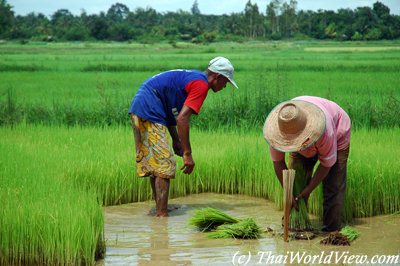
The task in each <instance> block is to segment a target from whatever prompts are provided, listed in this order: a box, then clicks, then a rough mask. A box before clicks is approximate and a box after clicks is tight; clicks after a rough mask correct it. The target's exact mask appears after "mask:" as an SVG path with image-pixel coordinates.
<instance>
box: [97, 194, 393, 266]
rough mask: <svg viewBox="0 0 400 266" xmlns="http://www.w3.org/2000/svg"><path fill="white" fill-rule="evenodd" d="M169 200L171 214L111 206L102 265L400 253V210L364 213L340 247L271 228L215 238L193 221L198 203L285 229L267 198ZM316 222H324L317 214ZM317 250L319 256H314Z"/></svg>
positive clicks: (148, 207)
mask: <svg viewBox="0 0 400 266" xmlns="http://www.w3.org/2000/svg"><path fill="white" fill-rule="evenodd" d="M169 203H170V204H171V205H172V206H175V207H178V209H175V210H173V211H171V212H170V217H168V218H156V217H154V214H153V212H154V202H153V201H151V202H142V203H134V204H126V205H121V206H112V207H107V208H105V238H106V246H107V250H106V257H105V259H104V260H102V261H99V262H98V263H97V265H232V264H236V265H237V264H239V263H240V262H243V263H244V262H248V263H247V265H268V264H274V265H289V264H290V261H289V260H290V259H292V258H293V257H291V256H294V255H295V254H296V252H297V251H300V252H299V253H297V254H298V255H304V256H303V260H300V261H299V259H298V257H297V258H294V259H295V260H294V261H293V262H294V263H295V264H298V263H301V264H310V263H312V264H317V263H318V262H319V263H322V262H330V263H331V264H333V263H334V262H335V259H340V260H339V261H338V262H339V263H341V264H343V263H345V264H347V263H346V261H344V259H350V258H349V257H350V256H351V255H355V256H358V258H359V259H361V258H362V259H372V257H373V256H374V255H397V256H398V255H399V254H400V230H399V226H400V217H399V216H381V217H373V218H367V219H358V220H356V224H355V226H354V227H355V228H356V229H357V230H358V231H359V232H360V234H361V235H360V237H359V238H358V239H356V240H355V241H354V242H353V243H352V245H351V246H350V247H336V246H323V245H321V244H319V241H320V240H321V239H322V238H321V237H317V238H315V239H312V240H292V241H290V242H289V243H285V242H283V240H282V238H281V237H280V236H276V235H275V236H274V235H272V234H271V233H263V234H262V238H261V239H258V240H236V239H209V238H207V237H206V234H205V233H202V232H199V231H197V230H196V229H194V228H191V227H190V226H188V225H187V223H188V220H189V219H190V218H191V217H192V215H193V213H194V211H195V210H196V209H199V208H204V207H214V208H218V209H220V210H222V211H224V212H226V213H228V214H230V215H232V216H235V217H238V218H246V217H252V218H254V219H255V220H256V222H257V223H258V224H259V225H260V227H261V228H263V229H266V228H267V227H270V228H272V229H273V230H274V231H276V232H281V231H282V229H281V218H282V211H277V210H275V207H274V204H273V203H272V202H269V201H267V200H265V199H260V198H254V197H248V196H242V195H220V194H210V193H206V194H198V195H191V196H188V197H184V198H177V199H171V200H170V202H169ZM313 222H314V223H315V224H316V225H319V224H320V222H319V221H318V220H316V219H315V220H314V221H313ZM341 255H343V256H342V257H341V258H339V256H341ZM312 256H314V257H315V256H316V257H315V258H314V261H312ZM361 256H363V257H361ZM285 259H286V261H285ZM307 260H308V261H307ZM324 260H325V261H324ZM313 262H314V263H313ZM347 262H348V261H347ZM398 262H399V263H400V259H399V261H398ZM349 264H354V261H353V263H349Z"/></svg>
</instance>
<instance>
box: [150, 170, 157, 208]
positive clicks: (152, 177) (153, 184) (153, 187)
mask: <svg viewBox="0 0 400 266" xmlns="http://www.w3.org/2000/svg"><path fill="white" fill-rule="evenodd" d="M150 185H151V190H152V191H153V199H154V201H155V202H156V205H157V197H156V178H155V177H154V176H150Z"/></svg>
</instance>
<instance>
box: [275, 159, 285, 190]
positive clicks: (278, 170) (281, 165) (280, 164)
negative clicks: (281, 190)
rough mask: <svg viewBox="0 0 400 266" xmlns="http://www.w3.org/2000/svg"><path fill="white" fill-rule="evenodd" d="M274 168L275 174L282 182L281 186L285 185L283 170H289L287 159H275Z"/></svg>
mask: <svg viewBox="0 0 400 266" xmlns="http://www.w3.org/2000/svg"><path fill="white" fill-rule="evenodd" d="M274 169H275V174H276V177H277V178H278V180H279V183H281V186H282V187H283V173H282V171H283V170H287V166H286V162H285V160H284V159H283V160H280V161H274Z"/></svg>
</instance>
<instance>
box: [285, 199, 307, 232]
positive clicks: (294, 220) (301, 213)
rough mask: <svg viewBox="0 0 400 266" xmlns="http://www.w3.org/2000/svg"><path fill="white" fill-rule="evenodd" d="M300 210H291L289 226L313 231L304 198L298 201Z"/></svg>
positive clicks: (292, 228)
mask: <svg viewBox="0 0 400 266" xmlns="http://www.w3.org/2000/svg"><path fill="white" fill-rule="evenodd" d="M297 207H298V210H296V209H295V208H293V209H292V210H291V212H290V222H289V228H290V230H292V231H312V230H313V228H312V225H311V221H310V218H309V217H308V210H307V204H306V202H305V200H304V199H300V200H299V201H298V202H297Z"/></svg>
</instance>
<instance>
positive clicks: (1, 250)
mask: <svg viewBox="0 0 400 266" xmlns="http://www.w3.org/2000/svg"><path fill="white" fill-rule="evenodd" d="M341 47H345V48H347V49H335V48H341ZM360 47H365V48H371V47H384V48H385V49H375V50H374V49H357V48H360ZM398 47H399V43H398V42H378V43H329V42H297V43H296V42H274V43H258V42H255V43H245V44H235V43H220V44H212V45H207V46H202V45H191V44H183V43H182V44H178V48H174V47H172V46H170V45H168V44H158V45H152V46H150V45H140V44H114V43H109V44H100V43H71V44H41V43H32V44H27V45H17V44H12V43H11V44H10V43H5V44H1V45H0V81H1V82H0V124H1V125H2V126H1V127H0V136H1V138H0V150H1V153H0V204H1V205H2V208H1V210H0V264H1V265H15V264H17V265H18V264H19V265H24V264H49V265H50V264H52V265H53V264H70V265H76V264H94V263H95V259H96V258H98V257H101V256H102V255H104V254H103V252H104V237H103V230H104V229H103V223H104V222H103V213H102V206H107V205H115V204H122V203H128V202H136V201H143V200H149V199H151V189H150V185H149V183H148V180H147V179H139V178H137V177H136V176H135V164H134V159H135V156H134V140H133V134H132V131H131V128H130V126H129V117H128V116H127V109H128V107H129V104H130V102H131V99H132V97H133V95H134V93H135V91H136V90H137V88H138V86H139V85H140V84H141V82H142V81H143V80H144V79H145V78H147V77H149V76H151V75H154V74H156V73H158V72H159V71H162V70H167V69H172V68H196V69H204V68H205V67H206V65H207V63H208V61H209V60H210V59H211V58H213V57H215V56H217V55H223V56H226V57H228V58H229V59H231V61H232V62H233V64H234V66H235V69H236V73H235V79H236V80H237V83H238V85H239V87H240V89H239V90H234V89H233V88H232V87H229V85H228V87H227V88H226V89H225V90H224V91H222V92H221V93H218V94H213V93H210V95H209V96H208V98H207V100H206V102H205V104H204V106H203V109H202V110H201V114H200V115H199V116H198V117H195V118H194V119H193V120H192V124H193V129H192V131H191V140H192V147H193V157H194V160H195V162H196V167H195V170H194V172H193V174H192V175H190V176H185V175H183V174H181V173H178V174H177V177H176V179H175V180H173V181H172V185H171V191H170V197H177V196H184V195H188V194H191V193H201V192H217V193H229V194H247V195H251V196H258V197H264V198H269V199H271V200H272V201H274V202H275V203H276V206H277V208H281V207H282V200H283V199H282V188H281V187H280V185H279V182H278V180H277V179H276V177H275V175H274V171H273V167H272V162H271V161H270V159H269V153H268V145H267V143H266V142H265V140H264V139H263V136H262V130H261V128H262V125H263V123H264V120H265V118H266V116H267V114H268V113H269V111H270V110H271V108H272V107H273V106H274V105H275V104H277V103H279V102H280V101H282V100H287V99H290V98H291V97H294V96H298V95H316V96H321V97H326V98H329V99H332V100H334V101H336V102H337V103H339V104H340V105H341V106H342V107H343V108H344V109H345V110H346V111H347V112H348V113H349V115H350V116H351V118H352V121H353V128H354V131H353V133H352V141H351V150H350V157H349V166H348V185H347V195H346V204H345V211H344V217H345V220H346V221H351V219H352V218H354V217H367V216H373V215H379V214H387V213H396V212H397V213H398V212H399V211H400V182H399V181H398V180H399V178H400V164H399V163H398V153H399V151H400V149H399V147H398V145H399V143H400V117H399V116H398V115H397V114H398V113H400V89H399V84H400V83H399V81H400V79H399V70H400V63H399V62H400V50H399V49H398ZM310 48H314V50H313V49H311V50H310ZM315 48H318V49H315ZM321 48H325V49H322V50H321ZM386 48H387V49H386ZM392 48H393V49H392ZM353 49H354V50H353ZM177 162H178V167H179V165H180V164H182V162H181V160H180V159H179V158H178V159H177ZM321 197H322V194H321V189H320V187H319V188H317V190H316V191H314V192H313V193H312V194H311V197H310V200H309V211H310V212H311V213H313V214H315V215H317V216H319V217H321V214H322V201H321V200H322V198H321Z"/></svg>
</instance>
